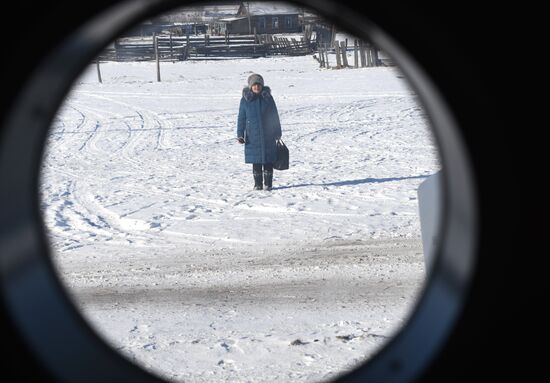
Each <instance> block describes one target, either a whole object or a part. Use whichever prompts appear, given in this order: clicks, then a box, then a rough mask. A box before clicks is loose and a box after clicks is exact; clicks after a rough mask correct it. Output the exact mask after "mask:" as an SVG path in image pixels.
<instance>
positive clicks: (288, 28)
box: [220, 2, 303, 35]
mask: <svg viewBox="0 0 550 383" xmlns="http://www.w3.org/2000/svg"><path fill="white" fill-rule="evenodd" d="M300 14H303V11H302V10H301V9H300V8H298V7H295V6H291V5H288V4H286V3H270V2H268V3H256V2H254V3H252V2H251V3H248V2H242V3H241V5H240V6H239V10H238V12H237V14H236V15H235V16H233V17H228V18H223V19H220V22H222V23H225V30H227V32H228V33H229V34H241V35H245V34H252V33H254V32H256V33H259V34H276V33H298V32H302V23H301V20H300Z"/></svg>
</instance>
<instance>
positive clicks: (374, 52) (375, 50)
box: [372, 45, 378, 66]
mask: <svg viewBox="0 0 550 383" xmlns="http://www.w3.org/2000/svg"><path fill="white" fill-rule="evenodd" d="M372 61H373V64H374V65H373V66H378V48H377V47H376V46H374V45H373V46H372Z"/></svg>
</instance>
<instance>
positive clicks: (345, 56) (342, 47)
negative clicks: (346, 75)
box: [340, 41, 349, 68]
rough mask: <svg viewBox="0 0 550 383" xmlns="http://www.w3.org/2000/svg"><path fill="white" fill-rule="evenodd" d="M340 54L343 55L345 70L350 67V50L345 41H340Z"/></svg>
mask: <svg viewBox="0 0 550 383" xmlns="http://www.w3.org/2000/svg"><path fill="white" fill-rule="evenodd" d="M340 53H342V65H343V66H344V68H347V67H348V66H349V65H348V50H347V48H346V44H345V43H344V42H343V41H340Z"/></svg>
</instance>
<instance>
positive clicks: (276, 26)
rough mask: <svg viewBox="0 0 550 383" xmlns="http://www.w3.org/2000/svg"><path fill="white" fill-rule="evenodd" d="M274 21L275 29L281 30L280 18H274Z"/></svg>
mask: <svg viewBox="0 0 550 383" xmlns="http://www.w3.org/2000/svg"><path fill="white" fill-rule="evenodd" d="M272 21H273V29H279V18H278V17H274V18H273V19H272Z"/></svg>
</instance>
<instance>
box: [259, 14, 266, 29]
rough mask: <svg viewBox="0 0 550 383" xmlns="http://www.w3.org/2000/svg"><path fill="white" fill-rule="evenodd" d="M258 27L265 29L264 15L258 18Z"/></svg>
mask: <svg viewBox="0 0 550 383" xmlns="http://www.w3.org/2000/svg"><path fill="white" fill-rule="evenodd" d="M258 29H260V30H263V29H265V17H260V18H259V19H258Z"/></svg>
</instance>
